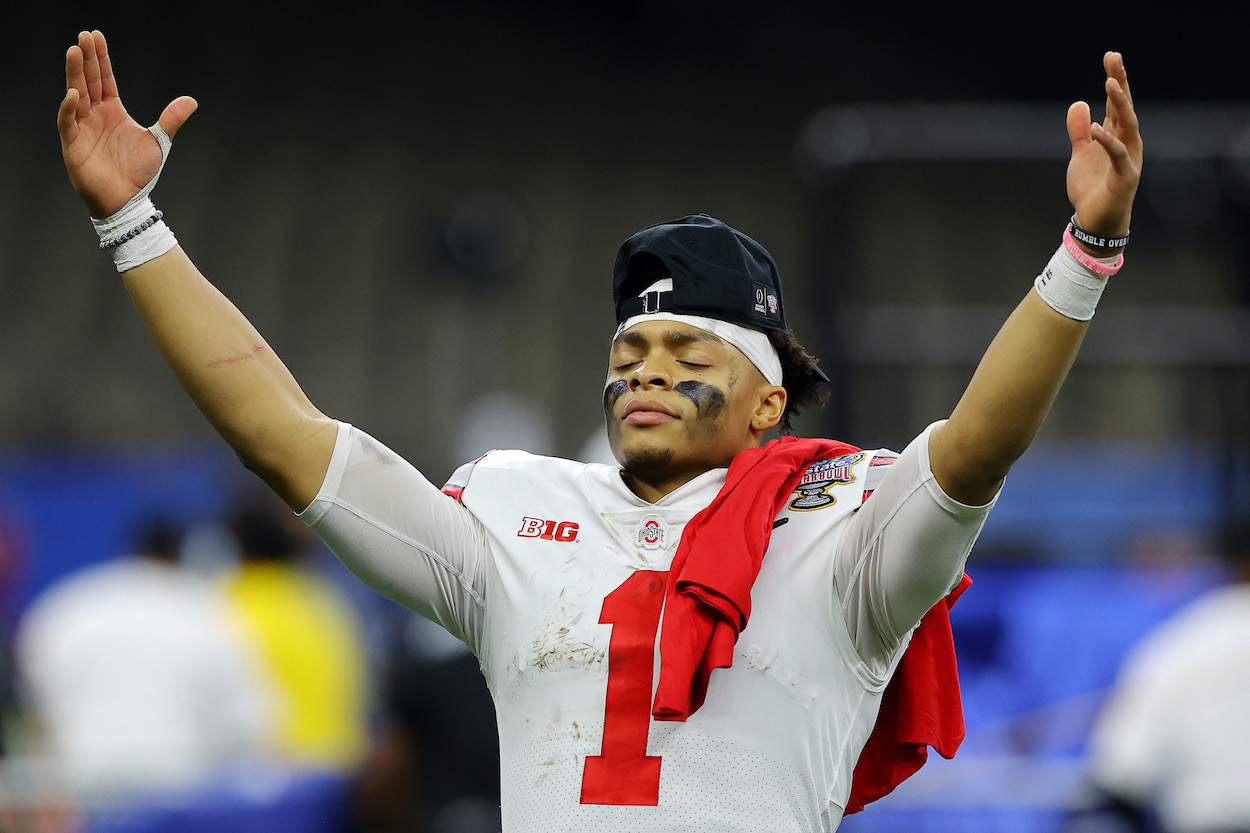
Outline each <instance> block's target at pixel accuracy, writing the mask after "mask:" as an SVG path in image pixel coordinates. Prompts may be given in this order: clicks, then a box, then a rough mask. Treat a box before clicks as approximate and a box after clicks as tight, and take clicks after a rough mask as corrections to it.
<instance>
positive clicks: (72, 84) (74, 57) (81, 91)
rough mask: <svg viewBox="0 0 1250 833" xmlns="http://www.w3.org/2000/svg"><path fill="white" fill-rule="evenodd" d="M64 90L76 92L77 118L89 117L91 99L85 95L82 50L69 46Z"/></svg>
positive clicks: (85, 79)
mask: <svg viewBox="0 0 1250 833" xmlns="http://www.w3.org/2000/svg"><path fill="white" fill-rule="evenodd" d="M65 89H67V90H77V91H78V104H77V111H76V112H77V114H78V118H80V119H85V118H86V117H87V116H89V115H91V98H90V97H89V96H88V95H87V78H86V76H85V75H84V74H83V55H82V48H81V47H78V46H71V47H70V48H69V51H67V52H66V53H65Z"/></svg>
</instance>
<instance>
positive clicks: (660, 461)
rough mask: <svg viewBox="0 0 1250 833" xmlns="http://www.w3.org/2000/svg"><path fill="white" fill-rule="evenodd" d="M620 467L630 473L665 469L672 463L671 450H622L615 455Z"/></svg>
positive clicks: (659, 447)
mask: <svg viewBox="0 0 1250 833" xmlns="http://www.w3.org/2000/svg"><path fill="white" fill-rule="evenodd" d="M616 458H617V459H618V460H620V462H621V465H622V466H623V467H624V468H625V470H626V471H630V472H640V473H641V472H649V471H659V470H663V469H667V468H668V467H669V465H670V464H671V463H672V462H673V449H671V448H666V447H663V446H644V447H641V448H623V449H621V451H620V453H619V454H617V455H616Z"/></svg>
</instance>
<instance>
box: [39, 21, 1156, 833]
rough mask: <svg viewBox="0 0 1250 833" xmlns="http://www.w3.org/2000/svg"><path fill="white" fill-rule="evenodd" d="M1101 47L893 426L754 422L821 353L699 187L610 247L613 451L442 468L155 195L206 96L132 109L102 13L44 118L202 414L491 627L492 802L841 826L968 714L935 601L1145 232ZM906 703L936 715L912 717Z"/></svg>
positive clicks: (372, 568)
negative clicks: (1041, 209)
mask: <svg viewBox="0 0 1250 833" xmlns="http://www.w3.org/2000/svg"><path fill="white" fill-rule="evenodd" d="M1103 65H1104V68H1105V70H1106V74H1107V80H1106V83H1105V92H1106V96H1107V103H1106V117H1105V119H1104V121H1103V122H1102V123H1101V124H1099V123H1096V122H1092V121H1091V114H1090V108H1089V106H1088V105H1087V104H1085V103H1084V102H1077V103H1075V104H1073V105H1072V106H1071V107H1070V108H1069V110H1068V116H1067V129H1068V135H1069V138H1070V139H1071V143H1072V157H1071V162H1070V164H1069V166H1068V173H1067V186H1068V195H1069V198H1070V200H1071V202H1072V204H1073V207H1074V208H1075V214H1074V216H1073V218H1072V222H1071V223H1070V224H1069V226H1068V227H1067V228H1066V229H1065V230H1064V234H1063V242H1062V245H1060V246H1059V247H1058V250H1057V251H1056V252H1055V254H1054V256H1053V257H1052V258H1051V260H1050V262H1049V264H1047V266H1046V267H1045V269H1043V271H1042V273H1041V275H1039V276H1038V277H1037V279H1036V280H1035V281H1034V285H1033V288H1031V289H1030V290H1029V291H1028V292H1027V294H1026V295H1025V297H1024V299H1023V300H1022V301H1021V303H1020V305H1019V306H1018V307H1017V308H1016V310H1015V311H1014V312H1013V313H1012V314H1011V316H1010V317H1009V318H1008V319H1007V321H1006V322H1005V323H1004V325H1003V327H1002V329H1001V330H1000V331H999V333H998V335H997V336H996V338H995V339H994V341H993V343H992V344H991V345H990V346H989V349H988V350H987V351H986V353H985V356H984V358H983V359H982V360H981V363H980V365H979V366H978V368H977V370H976V373H975V374H974V376H973V378H972V380H971V382H970V384H969V385H968V388H967V390H966V392H965V393H964V395H963V397H962V398H961V399H960V401H959V403H958V405H957V406H956V407H955V409H954V411H953V412H952V413H951V414H950V416H949V418H947V419H945V420H942V421H939V422H936V423H934V424H933V425H931V426H929V428H927V429H926V430H925V431H924V432H922V433H921V434H920V436H918V437H917V438H916V439H915V440H914V441H913V442H912V443H910V444H909V445H908V446H907V448H905V449H904V450H903V451H902V452H901V454H898V455H895V454H894V453H892V452H888V451H885V450H864V449H860V448H857V447H855V446H851V445H847V444H845V443H837V442H831V441H825V440H799V439H796V438H793V437H789V436H786V437H783V438H782V439H781V440H779V441H775V442H772V443H768V444H762V438H763V436H764V434H765V432H767V431H768V430H769V429H772V428H775V427H778V426H780V427H782V428H783V429H784V428H786V427H787V426H788V421H789V416H790V415H791V414H792V413H794V412H795V411H796V409H797V408H799V407H802V406H804V405H809V404H812V403H814V402H816V401H817V400H818V399H819V398H820V389H819V386H820V384H821V381H822V379H823V373H822V372H821V371H820V370H819V369H818V368H817V366H816V363H815V360H814V359H812V357H811V356H809V355H808V354H807V353H806V351H804V350H803V348H802V347H801V346H799V344H798V342H797V341H796V340H795V338H794V336H793V334H792V333H791V332H790V331H789V330H788V329H787V327H786V323H785V313H784V304H783V301H782V295H781V284H780V279H779V277H778V274H777V268H776V265H775V263H774V262H773V260H772V258H771V257H770V256H769V254H768V252H767V251H766V250H765V249H764V248H763V247H762V246H760V245H759V244H758V243H756V242H755V241H754V240H752V239H751V238H749V237H747V236H746V235H744V234H742V233H741V232H738V231H736V230H734V229H732V228H730V227H729V226H727V225H725V224H724V223H722V222H720V221H719V220H715V219H713V218H711V217H708V216H706V215H694V216H690V217H684V218H681V219H680V220H675V221H672V222H668V223H662V224H660V225H657V226H653V227H651V228H648V229H645V230H643V231H641V232H639V233H637V234H635V235H634V236H632V237H631V238H630V239H629V240H627V241H626V242H625V244H624V245H623V246H622V247H621V250H620V252H619V253H618V256H617V260H616V265H615V269H614V276H613V296H614V300H615V304H616V314H617V322H618V329H617V332H616V334H615V336H614V338H613V339H612V342H611V348H610V352H609V365H608V370H607V380H606V384H605V386H604V390H603V401H604V413H605V418H606V421H607V429H608V435H609V439H610V442H611V445H612V449H613V452H614V454H615V456H616V458H617V460H618V461H619V462H620V466H605V465H583V464H579V463H573V462H571V461H567V460H558V459H552V458H544V457H537V456H534V455H530V454H526V453H524V452H520V451H499V452H492V453H490V454H487V455H486V456H485V457H483V458H481V459H480V460H478V461H476V462H475V463H471V464H468V465H466V466H463V467H462V468H461V469H459V470H458V471H457V472H456V473H455V474H454V475H453V476H452V478H451V480H450V481H449V482H448V483H447V484H446V486H444V488H443V489H442V490H440V489H438V488H437V487H435V486H434V485H432V484H431V483H430V482H429V481H428V480H426V479H425V477H423V476H422V475H421V474H420V473H419V472H417V471H416V470H415V469H414V468H413V467H412V466H410V465H409V464H408V463H406V462H405V461H404V460H402V459H400V458H399V457H398V456H397V455H395V454H394V453H393V452H391V451H390V450H389V449H387V448H386V447H385V446H383V445H382V444H381V443H379V442H377V441H376V440H374V439H373V438H371V437H369V436H368V435H367V434H365V433H364V432H362V431H360V430H359V429H357V428H355V427H353V426H350V425H348V424H346V423H342V422H338V421H336V420H334V419H331V418H330V417H328V416H326V415H325V414H323V413H321V412H320V411H318V410H317V409H316V408H315V407H314V406H313V405H312V403H311V402H309V400H308V399H307V397H305V395H304V393H303V392H302V391H301V389H300V387H299V385H297V384H296V382H295V380H294V379H293V378H292V377H291V374H290V373H289V372H288V371H287V369H286V368H285V367H284V366H283V364H282V362H281V361H280V360H279V359H278V357H277V356H276V355H275V354H274V352H273V351H272V350H271V349H270V347H269V346H268V345H267V344H266V343H265V341H264V340H263V339H262V338H261V336H260V334H259V333H257V332H256V330H255V329H254V328H253V327H252V326H251V325H250V324H249V323H248V321H247V319H246V318H244V317H243V315H242V314H241V313H240V312H239V311H238V310H237V309H236V308H235V307H234V306H233V305H232V304H231V303H230V302H229V301H228V300H227V299H226V298H225V297H223V296H222V295H221V294H220V293H219V292H218V291H217V290H216V289H215V288H214V287H213V286H212V284H210V283H209V282H208V281H207V280H206V279H205V278H204V277H203V276H202V275H201V274H200V273H199V271H198V270H197V269H196V267H195V265H194V264H193V263H192V261H191V260H190V258H189V257H188V256H187V254H186V253H185V252H184V251H183V250H182V248H181V247H179V246H178V245H177V243H176V241H175V239H174V237H173V234H172V232H171V231H170V230H169V228H168V227H166V226H165V224H164V222H163V220H162V218H161V214H160V212H159V211H157V210H156V209H155V207H154V206H153V204H152V202H151V200H150V198H149V197H148V193H149V192H150V191H151V187H152V185H153V184H154V183H155V181H156V177H157V175H158V174H159V171H160V169H161V167H162V166H163V164H164V159H165V156H166V155H167V153H168V149H169V146H170V139H171V138H172V137H173V136H174V134H175V133H176V132H177V131H178V130H179V128H181V127H182V125H183V124H184V123H185V121H186V120H187V118H188V117H189V116H190V115H191V113H192V112H193V111H194V110H195V107H196V103H195V102H194V101H193V100H192V99H190V98H186V97H183V98H179V99H176V100H175V101H173V102H172V103H171V104H170V105H169V106H168V107H166V108H165V111H164V112H163V113H162V114H161V117H160V120H159V122H158V123H157V124H156V125H153V127H152V128H150V129H145V128H143V127H141V126H140V125H139V124H138V123H136V122H135V121H134V120H133V119H131V118H130V116H129V115H128V114H127V113H126V111H125V110H124V108H123V107H122V103H121V100H120V99H119V97H118V89H117V82H116V79H115V78H114V75H113V70H112V65H111V63H110V60H109V55H108V51H107V46H106V43H105V40H104V36H103V35H102V34H101V33H100V32H90V33H89V32H83V33H81V34H80V35H79V38H78V42H77V44H76V45H74V46H72V47H71V48H70V49H69V51H68V53H67V55H66V87H67V92H66V95H65V98H64V100H63V101H62V104H61V108H60V113H59V116H58V127H59V131H60V136H61V144H62V149H63V152H64V157H65V163H66V167H67V169H68V171H69V175H70V179H71V181H72V182H73V184H74V187H75V188H76V189H77V191H78V193H79V194H80V196H81V197H82V199H83V201H84V202H85V203H86V205H87V208H88V210H89V211H90V213H91V216H92V218H93V222H94V223H95V225H96V229H97V232H98V233H99V235H100V239H101V246H102V247H103V248H105V249H106V250H108V251H110V252H111V253H112V255H113V259H114V262H115V263H116V264H117V268H118V271H120V272H122V274H123V279H124V281H125V284H126V287H127V289H128V290H129V292H130V294H131V296H132V297H133V299H134V302H135V304H136V306H137V307H138V310H139V313H140V315H141V316H142V317H143V320H144V321H145V322H146V324H147V326H148V328H149V330H150V331H151V333H152V337H153V338H154V340H155V341H156V344H157V346H158V348H159V349H160V350H161V352H162V353H163V354H164V356H165V358H166V359H167V361H168V363H169V365H170V367H171V368H172V369H173V371H174V373H175V374H176V376H177V377H178V380H179V381H180V382H181V383H182V385H183V386H184V387H185V388H186V390H187V392H188V393H189V394H190V395H191V397H192V398H193V399H194V401H195V402H196V404H197V405H198V406H199V408H200V409H201V410H202V411H203V412H204V414H205V416H206V417H207V418H208V419H209V421H210V422H211V423H212V425H213V427H214V428H216V429H217V431H218V432H219V433H220V434H221V435H222V437H223V438H224V439H225V440H226V441H227V442H228V443H229V444H230V445H231V447H232V448H233V449H234V450H235V452H236V453H237V454H238V456H239V458H240V460H241V461H242V462H243V463H244V465H246V466H247V467H248V468H249V469H251V470H252V471H254V472H256V473H257V474H258V475H259V476H260V477H262V478H263V479H264V480H265V482H266V483H268V484H269V485H270V486H271V487H272V488H273V489H274V490H275V491H276V492H277V493H278V494H279V495H281V496H282V498H283V499H284V500H285V501H286V502H287V503H288V504H289V505H290V506H291V507H292V508H293V509H294V510H296V511H297V512H299V513H300V514H301V517H303V518H304V520H305V521H306V522H307V523H308V524H309V525H310V526H311V527H312V528H313V529H314V530H316V532H317V533H318V534H319V535H321V537H322V538H323V539H324V540H325V541H326V542H327V543H328V544H329V545H330V546H331V548H332V549H333V550H334V551H335V553H336V554H337V555H338V556H339V557H340V558H341V559H342V560H343V561H344V562H345V563H346V564H347V565H348V566H349V567H350V568H351V569H352V570H353V571H354V572H355V573H356V574H357V575H358V576H360V577H361V578H362V579H363V580H364V581H366V582H367V583H368V584H369V585H371V586H372V587H374V588H375V589H377V590H378V591H379V592H381V593H384V594H386V595H387V596H389V597H391V598H393V599H395V600H397V601H399V602H401V603H403V604H405V605H407V606H409V607H410V608H412V609H413V610H415V611H417V612H419V613H421V614H423V615H425V616H427V617H429V618H430V619H432V620H433V621H435V622H437V623H438V624H440V625H442V626H443V627H445V628H447V629H448V630H449V631H450V632H451V633H452V634H454V635H455V636H457V637H459V638H460V639H462V640H464V641H465V643H466V644H467V645H468V646H469V647H470V648H471V649H472V650H473V651H474V653H475V654H476V655H477V657H478V659H479V660H480V662H481V666H482V671H483V673H484V675H485V677H486V682H487V685H488V686H489V688H490V691H491V694H492V697H493V698H494V701H495V706H496V712H497V715H498V722H499V732H500V742H501V757H502V776H503V777H502V783H503V819H504V827H505V829H507V830H508V831H512V833H519V832H520V831H578V833H582V831H588V830H597V831H621V833H626V831H631V832H632V831H639V830H647V831H684V832H685V833H689V831H726V830H743V831H747V830H749V831H759V830H770V831H772V830H785V831H830V830H833V829H835V828H836V827H837V826H838V824H839V823H840V820H841V818H842V816H843V815H844V814H845V813H847V812H854V811H855V810H857V809H859V808H860V807H862V805H863V804H864V803H865V802H867V801H871V800H873V799H874V798H876V797H879V796H880V795H882V794H884V793H885V792H888V791H889V790H890V789H891V788H893V786H894V785H895V784H897V783H898V781H899V780H901V779H902V778H905V777H907V775H909V774H910V773H911V772H912V771H914V770H915V769H916V768H917V767H918V766H919V765H920V764H921V763H923V758H924V744H929V745H932V746H934V747H935V748H937V749H938V751H939V752H941V753H942V754H952V753H953V751H954V747H955V746H957V745H958V742H959V739H960V737H961V736H962V722H961V716H960V711H959V705H958V694H957V688H956V687H955V686H954V682H955V680H954V664H953V655H952V653H951V648H950V636H949V622H948V620H946V618H945V610H946V607H947V604H948V603H949V602H950V601H953V596H954V595H955V594H956V593H957V592H958V591H959V590H961V589H962V588H963V586H964V583H963V582H962V581H961V578H962V576H963V565H964V562H965V559H966V557H967V555H968V552H969V550H970V549H971V547H972V543H973V541H974V540H975V538H976V536H977V534H978V533H979V531H980V529H981V527H982V525H983V523H984V520H985V517H986V514H987V513H988V511H989V508H990V506H991V505H992V503H993V501H994V499H995V496H996V495H997V493H998V491H999V488H1000V487H1001V485H1002V483H1003V481H1004V478H1005V477H1006V474H1007V471H1008V469H1009V468H1010V467H1011V465H1012V463H1014V462H1015V460H1016V459H1017V458H1019V456H1020V455H1021V454H1022V453H1023V452H1024V450H1025V449H1026V448H1027V447H1028V445H1029V443H1030V442H1031V441H1032V439H1033V437H1034V435H1035V434H1036V432H1037V430H1038V428H1039V427H1040V425H1041V422H1042V419H1043V418H1044V416H1045V414H1046V412H1047V410H1048V408H1049V406H1050V403H1051V402H1052V400H1053V399H1054V397H1055V395H1056V394H1057V392H1058V390H1059V387H1060V385H1061V383H1062V382H1063V380H1064V377H1065V376H1066V375H1067V372H1068V369H1069V367H1070V366H1071V364H1072V362H1073V360H1074V359H1075V356H1076V352H1077V349H1078V346H1079V345H1080V342H1081V338H1082V336H1083V335H1084V333H1085V330H1086V328H1087V327H1088V326H1089V319H1090V318H1092V316H1093V313H1094V306H1095V304H1096V303H1097V301H1098V298H1099V296H1100V295H1101V292H1102V288H1103V286H1104V284H1105V283H1106V281H1107V278H1108V277H1109V276H1110V275H1111V274H1113V273H1114V272H1115V271H1116V270H1117V269H1118V268H1119V266H1120V264H1121V263H1122V257H1121V255H1120V250H1121V249H1122V248H1123V247H1124V245H1125V244H1126V242H1127V236H1128V228H1129V219H1130V214H1131V209H1132V202H1133V197H1134V194H1135V192H1136V189H1137V183H1138V178H1139V171H1140V167H1141V158H1142V144H1141V139H1140V135H1139V132H1138V127H1137V120H1136V116H1135V114H1134V110H1133V105H1132V99H1131V97H1130V95H1129V89H1128V81H1127V77H1126V75H1125V71H1124V64H1123V60H1122V58H1121V56H1120V55H1119V54H1118V53H1114V52H1109V53H1107V54H1106V55H1105V56H1104V58H1103ZM1059 226H1060V224H1059V223H1056V227H1057V229H1058V228H1059ZM944 597H949V598H948V599H947V600H946V601H944ZM887 686H888V688H887ZM891 692H893V693H891ZM916 704H922V705H923V706H924V707H926V708H928V709H929V711H930V713H932V714H934V715H935V719H934V721H933V724H932V725H930V726H927V727H920V729H919V730H918V729H917V727H915V726H913V725H911V723H910V722H909V721H908V720H907V719H906V715H907V714H908V711H907V708H905V707H906V706H914V705H916ZM913 712H914V710H913Z"/></svg>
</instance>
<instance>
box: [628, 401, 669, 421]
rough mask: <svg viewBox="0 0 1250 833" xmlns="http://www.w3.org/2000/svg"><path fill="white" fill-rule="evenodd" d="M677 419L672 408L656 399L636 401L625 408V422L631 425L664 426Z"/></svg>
mask: <svg viewBox="0 0 1250 833" xmlns="http://www.w3.org/2000/svg"><path fill="white" fill-rule="evenodd" d="M677 418H678V417H677V414H676V413H675V412H674V411H673V409H672V408H670V407H668V406H667V405H665V404H664V403H663V402H657V401H655V400H654V399H635V400H634V401H633V402H630V403H629V404H628V405H626V406H625V420H624V421H625V422H626V423H628V424H629V425H662V424H664V423H666V422H672V421H673V420H675V419H677Z"/></svg>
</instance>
